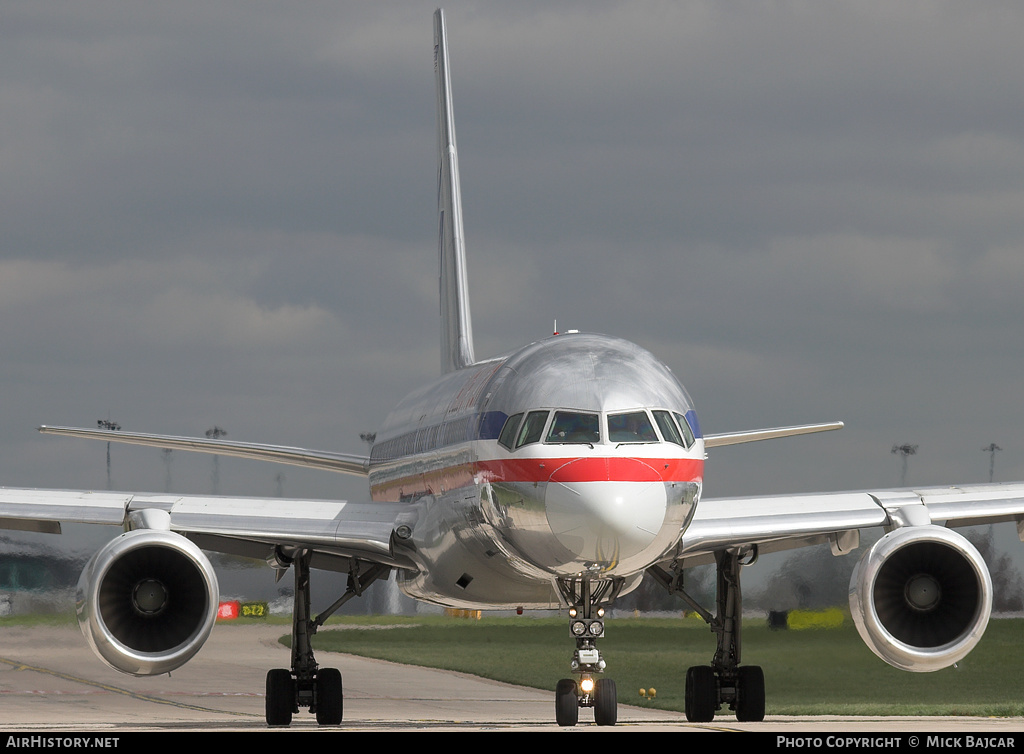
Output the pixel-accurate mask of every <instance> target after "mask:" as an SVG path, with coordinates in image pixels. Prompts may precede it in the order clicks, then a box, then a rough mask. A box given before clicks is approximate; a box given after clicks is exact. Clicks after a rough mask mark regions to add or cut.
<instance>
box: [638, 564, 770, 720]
mask: <svg viewBox="0 0 1024 754" xmlns="http://www.w3.org/2000/svg"><path fill="white" fill-rule="evenodd" d="M755 552H756V551H755ZM750 555H751V554H750V553H740V552H738V551H720V552H716V553H715V561H716V564H717V570H718V590H717V597H716V608H717V612H718V615H717V616H713V615H711V614H710V613H708V612H707V610H705V609H704V608H702V607H701V606H700V605H698V604H697V603H696V602H695V601H694V600H693V598H691V597H690V596H689V595H688V594H686V592H684V591H683V589H682V587H681V584H680V576H679V573H680V572H678V571H677V572H676V574H675V575H673V574H670V573H669V572H667V571H665V570H664V569H662V568H660V567H658V566H655V567H654V568H651V569H648V573H649V574H650V575H651V576H652V577H654V578H655V579H656V580H658V582H659V583H661V585H662V586H664V587H665V588H666V589H668V591H669V592H672V593H674V594H678V595H679V596H680V597H681V598H682V599H684V600H685V601H686V602H687V603H689V605H690V606H691V607H693V608H694V610H696V611H697V613H698V614H700V616H701V617H702V618H703V619H704V620H705V621H706V622H707V623H708V624H709V625H710V626H711V630H712V632H714V633H715V635H716V636H717V638H718V649H717V650H716V651H715V656H714V658H713V659H712V660H711V665H710V666H708V665H697V666H694V667H692V668H690V669H689V670H687V671H686V719H687V720H689V721H690V722H702V723H706V722H711V721H712V720H713V719H714V718H715V713H716V712H718V710H720V709H721V708H722V706H728V707H729V709H731V710H733V712H735V714H736V719H737V720H739V721H740V722H760V721H761V720H764V697H765V694H764V672H763V671H762V670H761V668H760V667H758V666H757V665H745V666H740V647H741V641H740V638H741V631H740V628H741V623H742V617H743V616H742V607H743V598H742V595H741V592H740V569H741V568H742V567H743V566H744V565H750V564H751V563H752V562H753V560H754V558H756V555H753V557H750Z"/></svg>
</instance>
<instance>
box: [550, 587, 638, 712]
mask: <svg viewBox="0 0 1024 754" xmlns="http://www.w3.org/2000/svg"><path fill="white" fill-rule="evenodd" d="M558 586H559V589H560V590H561V592H562V597H563V598H564V599H565V601H566V603H567V604H569V605H570V608H569V634H570V635H571V636H572V637H573V638H574V639H575V640H576V651H575V652H574V653H573V658H572V670H573V673H575V674H577V675H578V679H576V680H574V679H572V678H563V679H562V680H561V681H559V682H558V685H557V686H556V687H555V722H557V723H558V724H559V725H560V726H563V727H571V726H573V725H576V723H577V722H579V714H580V707H593V709H594V722H595V723H597V724H598V725H615V722H616V720H617V719H618V698H617V695H616V692H615V681H613V680H611V679H610V678H600V679H596V680H595V678H594V676H595V675H597V674H600V673H604V668H605V662H604V659H602V657H601V652H600V651H599V650H598V648H597V645H596V643H595V642H596V641H597V639H599V638H601V637H602V636H604V608H603V607H601V605H602V603H607V602H611V601H612V600H613V599H614V598H615V596H616V595H617V594H618V593H619V591H620V590H621V588H622V582H621V581H618V580H617V581H592V580H591V579H590V578H588V577H584V578H582V579H579V580H567V579H561V580H559V582H558Z"/></svg>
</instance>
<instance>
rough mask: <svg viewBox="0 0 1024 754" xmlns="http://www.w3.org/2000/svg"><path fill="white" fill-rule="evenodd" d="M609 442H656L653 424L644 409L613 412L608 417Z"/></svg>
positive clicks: (656, 436) (656, 437)
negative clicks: (626, 412) (620, 412)
mask: <svg viewBox="0 0 1024 754" xmlns="http://www.w3.org/2000/svg"><path fill="white" fill-rule="evenodd" d="M608 441H609V442H616V443H618V442H657V441H658V435H656V434H655V433H654V425H653V424H651V420H650V419H649V418H648V416H647V412H646V411H632V412H630V413H628V414H613V415H611V416H609V417H608Z"/></svg>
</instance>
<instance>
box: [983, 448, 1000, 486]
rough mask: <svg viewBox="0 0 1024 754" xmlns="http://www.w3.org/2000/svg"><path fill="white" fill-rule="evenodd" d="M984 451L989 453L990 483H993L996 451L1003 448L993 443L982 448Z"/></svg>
mask: <svg viewBox="0 0 1024 754" xmlns="http://www.w3.org/2000/svg"><path fill="white" fill-rule="evenodd" d="M981 450H982V452H984V453H988V456H989V458H988V483H989V484H992V478H993V477H994V476H995V472H996V452H997V451H999V450H1002V448H1000V447H999V446H998V445H996V444H995V443H991V444H990V445H989V446H988V447H987V448H982V449H981Z"/></svg>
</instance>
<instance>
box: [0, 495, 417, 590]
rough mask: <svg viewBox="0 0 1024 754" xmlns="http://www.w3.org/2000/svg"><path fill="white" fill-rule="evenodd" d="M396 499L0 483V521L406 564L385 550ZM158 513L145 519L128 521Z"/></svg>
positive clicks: (319, 561)
mask: <svg viewBox="0 0 1024 754" xmlns="http://www.w3.org/2000/svg"><path fill="white" fill-rule="evenodd" d="M407 507H408V506H407V505H405V504H401V503H393V504H392V503H353V502H347V501H344V500H301V499H287V498H277V497H274V498H257V497H222V496H212V495H173V494H150V493H126V492H89V491H80V490H40V489H14V488H0V528H3V529H14V530H19V531H36V532H44V533H50V534H59V533H60V532H61V524H66V523H85V524H106V525H110V526H125V525H128V526H129V527H134V528H143V529H145V528H160V529H168V530H169V531H171V532H175V533H178V534H181V535H183V536H185V537H186V538H188V539H190V540H192V541H193V542H195V543H196V544H197V545H199V546H200V547H201V548H202V549H206V550H213V551H216V552H223V553H229V554H233V555H242V556H245V557H252V558H259V559H266V558H269V557H271V556H272V555H273V554H274V552H275V550H276V549H278V548H285V549H288V550H308V551H310V552H312V553H314V564H315V567H318V568H324V569H327V570H341V571H345V570H348V562H347V561H349V560H352V559H356V560H360V561H366V562H370V563H377V564H381V565H386V566H401V567H406V568H408V567H412V564H411V563H409V562H408V561H407V560H405V559H403V558H401V557H396V556H395V555H393V554H392V548H391V538H392V532H393V530H394V528H395V525H396V519H397V518H399V517H400V516H401V514H402V513H403V512H405V510H406V509H407ZM152 511H158V512H161V516H162V518H163V522H162V523H161V524H159V525H158V526H155V527H154V526H153V525H152V524H150V523H148V522H147V521H142V520H136V518H135V517H138V516H149V515H151V512H152Z"/></svg>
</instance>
